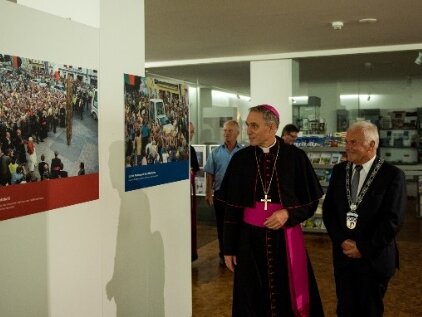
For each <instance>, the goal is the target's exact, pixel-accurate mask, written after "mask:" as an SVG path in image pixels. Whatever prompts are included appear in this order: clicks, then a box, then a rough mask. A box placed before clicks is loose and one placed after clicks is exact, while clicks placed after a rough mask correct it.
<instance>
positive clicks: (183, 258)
mask: <svg viewBox="0 0 422 317" xmlns="http://www.w3.org/2000/svg"><path fill="white" fill-rule="evenodd" d="M100 13H101V14H100V15H99V16H100V25H101V27H100V28H94V27H90V26H87V25H83V24H79V23H76V22H72V21H70V20H67V19H64V18H60V17H57V16H53V15H49V14H46V13H43V12H40V11H37V10H34V9H30V8H28V7H25V6H21V5H17V4H14V3H11V2H8V1H0V29H1V30H2V35H1V37H0V52H1V53H2V54H9V55H18V56H24V57H28V58H34V59H40V60H49V61H54V62H57V63H63V64H72V65H78V66H81V67H86V68H94V69H98V72H99V108H100V109H99V153H100V161H99V163H100V199H99V200H97V201H92V202H89V203H84V204H79V205H75V206H70V207H66V208H60V209H56V210H53V211H49V212H45V213H38V214H34V215H31V216H26V217H21V218H15V219H10V220H6V221H2V222H0V254H1V255H2V256H1V261H0V285H1V287H0V316H7V317H15V316H16V317H21V316H25V317H27V316H34V317H39V316H54V317H56V316H59V317H62V316H69V317H74V316H78V317H85V316H86V317H99V316H118V317H126V316H164V315H166V316H190V315H191V314H192V313H191V311H192V304H191V263H190V205H189V182H188V180H186V181H181V182H178V183H173V184H168V185H163V186H157V187H153V188H150V189H148V190H136V191H132V192H129V193H124V188H123V180H124V174H123V173H124V157H123V153H124V152H123V148H124V147H123V73H133V74H139V75H144V59H145V53H144V50H145V48H144V22H143V16H144V3H143V1H129V0H123V1H118V2H116V1H112V0H104V1H101V4H100ZM169 192H171V193H172V195H168V194H166V199H165V200H164V199H162V197H163V195H164V194H163V193H169ZM180 197H182V198H180Z"/></svg>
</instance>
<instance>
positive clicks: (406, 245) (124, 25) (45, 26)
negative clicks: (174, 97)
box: [0, 0, 422, 317]
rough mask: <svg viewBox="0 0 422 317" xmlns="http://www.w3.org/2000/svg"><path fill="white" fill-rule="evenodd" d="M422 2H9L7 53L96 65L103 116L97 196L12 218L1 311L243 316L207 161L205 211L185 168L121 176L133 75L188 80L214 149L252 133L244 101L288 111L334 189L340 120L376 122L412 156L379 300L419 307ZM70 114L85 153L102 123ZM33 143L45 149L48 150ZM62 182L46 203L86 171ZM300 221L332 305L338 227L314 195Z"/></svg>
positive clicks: (202, 130)
mask: <svg viewBox="0 0 422 317" xmlns="http://www.w3.org/2000/svg"><path fill="white" fill-rule="evenodd" d="M421 10H422V3H421V2H420V1H419V0H406V1H404V2H397V1H394V0H387V1H386V0H374V1H370V2H366V3H359V4H357V3H355V2H353V3H352V2H350V1H337V2H336V3H333V2H332V1H330V0H322V1H319V2H318V5H310V4H309V1H304V0H299V1H298V0H295V1H293V0H288V1H279V0H270V1H265V2H264V3H263V2H259V1H255V2H254V1H242V0H233V1H212V2H207V4H206V5H204V3H203V2H201V1H166V0H140V1H129V0H122V1H113V0H101V1H100V0H92V1H85V0H76V1H66V0H60V1H57V0H44V1H31V0H13V1H11V0H4V1H0V29H1V30H2V36H1V37H0V56H1V57H2V58H3V56H4V55H7V56H8V59H7V63H9V64H7V66H5V65H6V64H5V65H3V64H2V65H0V68H2V69H5V68H7V67H9V69H11V68H12V65H13V62H14V61H17V60H18V59H17V57H23V58H29V59H32V60H34V61H37V62H36V63H35V62H34V64H38V65H39V67H44V66H43V65H47V64H45V63H43V62H42V61H48V62H51V63H53V62H54V63H57V64H62V65H67V66H68V68H71V67H72V66H71V65H73V66H75V67H77V68H76V69H77V70H78V69H79V68H81V69H94V70H96V71H98V73H96V76H98V91H97V93H96V95H95V96H96V97H98V99H97V100H96V101H97V104H96V113H95V116H96V117H95V118H94V117H93V116H92V115H91V116H90V115H87V114H85V117H84V121H83V124H87V122H89V123H90V124H92V125H93V126H94V127H95V128H96V130H95V131H97V132H98V138H97V140H96V142H97V143H96V145H95V146H96V147H97V148H98V155H97V156H98V158H97V163H98V164H97V170H96V172H95V177H96V180H97V183H95V186H93V187H92V188H89V187H88V188H87V189H86V190H87V191H89V192H91V191H94V192H95V191H96V192H95V194H96V195H97V196H96V198H95V199H92V200H89V201H88V200H86V201H80V202H77V203H73V204H67V205H61V206H59V207H53V208H50V207H49V208H45V209H43V210H38V211H37V212H34V213H31V214H25V215H17V214H13V213H12V216H11V217H9V218H7V219H6V218H5V217H3V218H0V219H2V220H1V221H0V237H1V239H0V253H1V254H2V260H1V261H0V285H2V287H0V315H1V316H6V317H23V316H25V317H27V316H34V317H39V316H52V317H62V316H63V317H65V316H81V317H100V316H101V317H102V316H110V317H111V316H117V317H127V316H154V317H155V316H157V317H158V316H183V317H184V316H197V317H201V316H204V317H205V316H207V317H208V316H222V317H224V316H231V315H232V312H231V307H232V287H233V274H232V273H231V272H230V271H229V270H228V269H227V268H226V267H224V266H223V265H221V264H220V261H219V256H218V248H219V246H218V240H217V232H216V223H215V214H214V210H213V208H212V207H210V206H209V205H208V204H207V203H206V201H205V190H206V187H205V186H206V180H205V177H206V174H204V171H203V166H202V168H201V169H202V170H200V171H199V172H198V173H197V174H196V178H195V182H196V187H195V189H196V194H195V198H196V206H197V210H196V211H197V214H196V217H195V219H194V220H192V219H191V210H192V209H191V198H192V191H191V182H190V180H189V170H188V169H186V171H185V172H186V173H185V174H186V177H184V178H183V179H182V180H179V181H175V182H170V183H165V184H160V185H157V186H151V187H145V188H141V189H137V190H131V191H126V190H125V176H126V175H125V168H126V167H127V165H125V164H126V162H125V158H126V156H125V155H124V154H123V153H124V152H125V146H126V145H125V141H126V139H127V138H126V135H125V97H124V95H125V88H126V82H125V80H128V81H129V80H130V79H129V78H133V77H131V76H132V75H134V76H137V77H138V78H139V77H146V78H148V77H149V76H150V77H151V78H152V77H154V78H157V79H162V80H163V81H166V80H169V81H175V82H177V83H183V84H186V85H187V86H188V90H187V92H188V93H187V97H186V98H185V99H186V100H189V121H190V122H192V123H193V125H194V126H195V134H194V135H193V138H192V140H191V141H190V143H189V144H190V145H192V146H193V147H194V148H195V149H197V150H198V152H201V153H202V165H204V164H205V163H206V158H207V157H208V156H209V153H210V151H211V150H212V149H213V148H215V147H216V146H217V145H218V144H221V143H222V141H223V137H224V131H223V126H224V123H225V122H226V121H227V120H237V121H238V122H239V126H240V134H239V137H238V139H237V142H238V143H240V144H242V145H245V146H247V145H248V144H249V138H248V135H247V126H246V124H245V120H246V117H247V115H248V109H249V108H250V107H251V106H254V105H257V104H261V103H265V104H272V105H274V107H276V109H277V110H278V112H279V113H280V126H279V129H278V131H277V135H280V133H281V128H282V127H283V126H284V125H286V124H288V123H294V124H295V125H297V126H298V127H299V129H300V133H299V137H298V139H297V142H296V144H295V146H297V147H299V148H302V149H303V150H304V151H305V152H306V154H307V156H308V158H309V159H310V161H311V163H312V165H313V167H314V170H315V172H316V176H317V177H318V180H319V182H320V184H321V186H322V187H323V188H326V187H327V186H328V184H329V181H330V177H331V175H332V174H331V173H332V172H331V171H332V169H333V166H334V165H335V164H336V163H338V162H340V160H341V157H342V156H343V153H344V132H345V130H346V129H347V128H348V127H349V125H350V124H351V123H353V122H355V121H356V120H370V121H371V122H373V123H374V124H376V125H377V127H378V128H379V132H380V149H379V151H378V154H379V155H380V156H381V157H382V158H383V159H385V160H386V161H388V162H390V163H392V164H393V165H396V166H398V167H399V168H400V169H402V170H403V171H404V173H405V175H406V188H407V196H408V197H407V209H406V215H405V219H404V223H403V224H402V226H401V228H400V231H399V234H398V236H397V245H398V248H399V250H400V269H399V270H398V271H397V272H396V273H395V275H394V277H393V278H392V280H391V282H390V284H389V287H388V291H387V293H386V296H385V298H384V303H385V314H384V316H387V317H393V316H394V317H396V316H403V317H405V316H412V317H413V316H419V315H421V314H422V304H421V302H420V294H421V292H422V274H421V273H420V272H422V267H421V266H422V253H421V252H420V250H421V248H422V242H421V241H422V239H421V238H422V146H421V137H422V37H421V32H420V30H421V28H422V19H420V12H421ZM3 75H4V74H3V70H1V71H0V79H1V80H3V78H6V77H4V76H3ZM6 82H7V80H6ZM38 84H40V83H38ZM42 84H44V83H42ZM7 85H9V86H13V85H12V84H9V83H6V87H9V86H7ZM2 87H5V86H2ZM54 90H63V87H62V86H59V87H54ZM75 90H76V89H75ZM2 93H3V92H2ZM14 96H17V97H14V98H15V99H20V95H19V94H17V95H16V94H15V95H14ZM0 106H1V107H0V110H1V111H0V121H1V120H2V119H3V117H2V116H1V115H2V113H3V111H4V108H3V104H0ZM72 119H73V118H72ZM74 120H75V122H77V123H78V124H81V122H82V118H79V117H76V115H75V119H74ZM76 120H78V121H76ZM88 120H90V121H88ZM75 127H84V129H79V130H77V128H76V129H75V130H74V133H75V134H74V138H78V141H79V142H80V146H79V147H78V150H80V152H81V153H86V152H84V150H86V148H87V144H86V143H87V142H84V141H80V140H81V139H82V138H79V137H81V136H83V134H84V133H86V131H90V130H89V129H85V126H82V124H81V125H80V126H75ZM59 131H60V132H61V134H60V137H58V136H57V137H56V136H54V137H53V136H52V134H51V133H50V138H49V139H47V141H46V142H40V144H35V146H36V147H37V148H38V149H42V148H45V149H48V151H49V153H50V155H53V154H52V153H54V150H55V149H54V148H53V146H52V144H54V143H51V140H52V139H54V142H58V143H60V142H61V143H60V145H61V146H62V149H64V150H66V149H68V146H67V145H66V143H65V140H66V136H67V135H66V132H67V130H65V129H64V128H63V127H62V128H61V129H59ZM78 133H79V134H78ZM189 144H188V145H189ZM88 145H89V144H88ZM81 149H82V150H81ZM37 155H38V160H40V155H41V150H39V153H38V152H37ZM49 158H50V157H49ZM71 158H72V159H73V161H75V162H76V163H75V166H76V164H78V163H79V160H80V158H84V156H83V155H80V156H77V159H74V156H71V155H69V159H68V162H69V164H70V162H71ZM73 161H72V163H74V162H73ZM37 163H38V162H37ZM86 169H87V171H88V172H89V170H90V169H91V167H89V166H86ZM77 172H78V169H77V168H75V172H74V173H75V174H76V173H77ZM70 178H71V177H70ZM49 182H50V183H49V184H55V183H54V180H49ZM29 185H30V184H29ZM19 186H20V185H19ZM22 186H26V185H22ZM94 187H95V188H94ZM11 188H13V186H10V187H4V186H0V217H1V216H2V215H4V213H5V212H10V208H13V207H11V206H12V205H11V204H10V200H13V199H15V198H16V197H15V196H16V195H15V196H14V195H12V194H9V191H10V190H11ZM53 190H56V188H55V186H53V185H50V186H49V187H48V191H46V192H47V194H45V197H46V198H48V199H44V201H45V202H46V204H47V205H48V203H50V202H51V201H54V200H56V201H63V200H66V199H68V197H72V199H75V198H74V197H73V196H75V193H78V195H79V194H81V191H82V190H81V189H80V188H78V184H77V185H75V186H73V188H71V189H68V190H66V191H62V192H60V195H58V196H57V197H50V196H49V195H48V193H49V191H51V192H53ZM43 194H44V193H43ZM17 196H19V195H17ZM94 196H95V195H94ZM18 198H19V197H18ZM78 198H79V197H78ZM50 199H51V201H50ZM82 202H83V203H82ZM195 220H196V226H195V228H194V229H195V231H196V238H197V247H198V248H197V252H198V258H197V259H195V260H194V261H192V258H191V252H192V250H191V242H192V235H191V233H192V230H193V228H192V226H191V224H192V223H194V222H195ZM301 227H302V231H303V232H304V237H305V242H306V247H307V252H308V255H309V257H310V259H311V262H312V265H313V270H314V273H315V277H316V280H317V284H318V287H319V292H320V295H321V300H322V305H323V308H324V312H325V316H336V304H337V299H336V290H335V281H334V273H333V263H332V252H331V241H330V238H329V236H328V234H327V232H326V228H325V225H324V222H323V221H322V215H321V208H320V206H319V207H318V208H317V211H316V213H315V215H314V216H313V217H311V218H310V219H309V220H306V221H304V222H303V223H302V224H301Z"/></svg>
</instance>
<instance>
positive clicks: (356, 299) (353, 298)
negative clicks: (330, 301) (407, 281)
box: [335, 268, 389, 317]
mask: <svg viewBox="0 0 422 317" xmlns="http://www.w3.org/2000/svg"><path fill="white" fill-rule="evenodd" d="M335 271H336V272H335V281H336V293H337V300H338V302H337V316H338V317H356V316H365V317H381V316H383V313H384V303H383V298H384V295H385V292H386V291H387V286H388V281H389V279H380V278H379V277H377V276H375V274H374V273H373V272H372V271H370V270H368V271H367V272H362V271H361V270H357V269H356V268H350V269H342V270H335Z"/></svg>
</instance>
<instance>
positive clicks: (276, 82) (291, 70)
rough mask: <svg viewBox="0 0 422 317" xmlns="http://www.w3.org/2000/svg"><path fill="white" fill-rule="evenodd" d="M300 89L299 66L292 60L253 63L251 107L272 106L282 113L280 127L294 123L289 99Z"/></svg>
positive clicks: (278, 133)
mask: <svg viewBox="0 0 422 317" xmlns="http://www.w3.org/2000/svg"><path fill="white" fill-rule="evenodd" d="M298 88H299V65H298V63H297V62H296V61H293V60H291V59H284V60H274V61H256V62H251V105H252V106H256V105H259V104H270V105H272V106H274V107H275V108H276V109H277V110H278V112H279V113H280V126H279V130H278V132H277V135H280V134H281V130H282V129H283V127H284V126H285V125H286V124H288V123H292V104H291V101H290V99H289V97H292V96H294V94H295V92H296V91H298Z"/></svg>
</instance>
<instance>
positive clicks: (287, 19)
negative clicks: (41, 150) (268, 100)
mask: <svg viewBox="0 0 422 317" xmlns="http://www.w3.org/2000/svg"><path fill="white" fill-rule="evenodd" d="M420 12H422V1H420V0H402V1H396V0H370V1H350V0H336V1H333V0H320V1H317V2H315V4H313V2H311V1H309V0H283V1H281V0H261V1H250V0H230V1H229V0H208V1H194V0H178V1H171V0H145V40H146V43H145V49H146V52H145V56H146V62H147V64H148V63H149V64H157V62H166V63H162V64H167V65H169V64H171V63H174V64H178V65H180V64H184V62H183V60H186V64H192V60H197V59H198V63H200V64H197V65H182V66H173V67H170V66H166V67H153V68H149V69H148V71H149V72H150V73H153V74H158V75H162V76H166V77H171V78H176V79H181V80H185V81H188V82H193V83H197V82H198V83H199V84H200V85H201V86H210V87H216V88H220V89H223V90H230V91H234V92H238V93H240V94H246V95H248V94H249V82H250V75H249V62H245V61H247V60H249V57H251V56H257V55H258V56H260V57H262V59H265V58H266V57H265V55H269V54H289V53H295V54H297V53H303V54H302V56H307V55H309V54H307V52H312V51H320V50H334V51H335V50H339V49H354V48H362V47H368V48H371V47H376V46H386V47H387V46H389V47H391V46H392V45H407V46H406V49H407V50H410V49H412V51H410V52H397V53H394V52H390V53H383V54H358V55H347V56H333V57H318V58H314V57H313V58H305V59H300V61H301V63H300V72H301V73H300V76H301V79H302V78H303V77H304V76H310V78H314V79H316V77H317V75H316V74H324V75H328V74H330V73H331V74H332V75H335V74H337V75H338V74H339V73H340V74H343V75H344V74H349V76H351V77H353V76H355V77H356V76H359V74H361V72H362V69H364V70H365V71H368V70H371V71H372V74H373V75H374V76H375V74H377V73H378V72H379V74H380V75H379V76H382V75H381V74H384V76H385V75H387V76H392V77H394V76H420V75H421V74H422V73H421V72H422V66H418V65H416V64H414V60H415V58H416V57H417V50H416V48H417V49H422V18H421V14H420ZM365 18H376V19H377V22H376V23H361V22H359V20H360V19H365ZM333 21H343V22H344V26H343V28H342V29H341V30H334V29H333V28H332V26H331V22H333ZM408 44H416V45H408ZM387 50H388V49H386V51H387ZM389 50H391V49H389ZM299 55H300V54H299ZM188 60H189V61H188ZM224 60H230V62H222V63H211V64H210V63H209V62H210V61H224ZM235 61H240V62H235ZM368 63H371V64H368ZM315 70H318V71H315Z"/></svg>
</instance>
